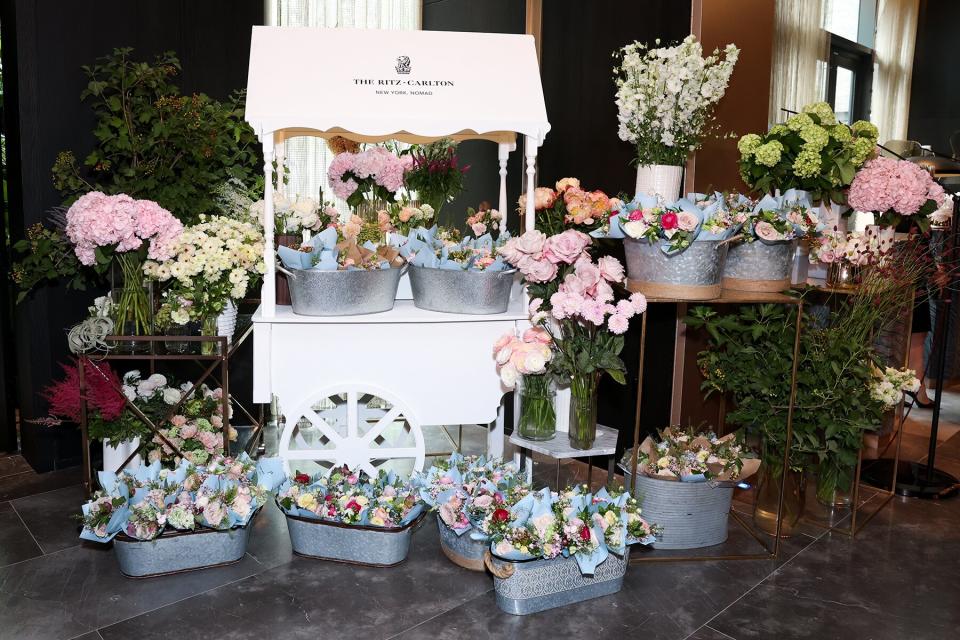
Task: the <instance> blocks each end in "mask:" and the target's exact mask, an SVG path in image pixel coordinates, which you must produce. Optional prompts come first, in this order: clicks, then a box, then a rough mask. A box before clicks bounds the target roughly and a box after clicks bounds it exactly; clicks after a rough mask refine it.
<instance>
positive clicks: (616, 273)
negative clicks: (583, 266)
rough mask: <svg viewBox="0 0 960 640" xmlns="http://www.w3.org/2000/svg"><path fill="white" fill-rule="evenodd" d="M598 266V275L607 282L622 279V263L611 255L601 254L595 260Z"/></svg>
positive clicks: (620, 280)
mask: <svg viewBox="0 0 960 640" xmlns="http://www.w3.org/2000/svg"><path fill="white" fill-rule="evenodd" d="M597 265H598V266H599V267H600V275H601V276H603V279H604V280H606V281H608V282H622V281H623V265H622V264H620V261H619V260H617V259H616V258H614V257H613V256H603V257H602V258H600V259H599V260H597Z"/></svg>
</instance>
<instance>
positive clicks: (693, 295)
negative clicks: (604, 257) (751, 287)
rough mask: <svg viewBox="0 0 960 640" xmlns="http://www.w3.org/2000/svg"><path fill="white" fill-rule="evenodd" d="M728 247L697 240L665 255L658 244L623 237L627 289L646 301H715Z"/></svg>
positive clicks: (718, 242) (718, 294)
mask: <svg viewBox="0 0 960 640" xmlns="http://www.w3.org/2000/svg"><path fill="white" fill-rule="evenodd" d="M728 246H729V245H728V244H727V243H726V242H724V241H721V240H698V241H694V242H692V243H691V244H690V246H689V247H687V248H686V249H685V250H683V251H680V252H678V253H674V254H669V255H668V254H666V253H664V252H663V251H662V250H661V249H660V245H659V244H656V243H654V244H650V242H648V241H647V240H645V239H641V240H635V239H633V238H624V239H623V250H624V253H625V255H626V258H627V279H628V281H627V287H628V288H629V289H630V290H631V291H639V292H640V293H642V294H643V295H645V296H647V297H648V298H675V299H678V300H713V299H714V298H718V297H720V291H721V286H720V280H721V276H722V274H723V265H724V261H725V260H726V257H727V249H728Z"/></svg>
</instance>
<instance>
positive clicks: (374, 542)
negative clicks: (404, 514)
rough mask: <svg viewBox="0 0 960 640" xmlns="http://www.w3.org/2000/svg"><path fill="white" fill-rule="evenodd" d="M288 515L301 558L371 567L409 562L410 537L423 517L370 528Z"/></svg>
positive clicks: (297, 552)
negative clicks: (403, 522) (399, 524)
mask: <svg viewBox="0 0 960 640" xmlns="http://www.w3.org/2000/svg"><path fill="white" fill-rule="evenodd" d="M284 515H286V516H287V530H288V531H289V532H290V543H291V546H292V547H293V552H294V553H295V554H297V555H299V556H306V557H308V558H317V559H319V560H332V561H334V562H345V563H348V564H359V565H364V566H368V567H392V566H394V565H397V564H400V563H401V562H403V561H404V560H406V559H407V553H408V552H409V551H410V536H411V535H412V534H413V530H414V528H415V527H416V526H417V525H418V524H419V523H420V522H421V521H422V520H423V514H421V515H420V517H418V518H415V519H414V520H413V521H412V522H409V523H407V524H406V525H404V526H402V527H390V528H388V527H369V526H363V525H348V524H343V523H341V522H330V521H326V520H314V519H312V518H303V517H300V516H292V515H290V514H284Z"/></svg>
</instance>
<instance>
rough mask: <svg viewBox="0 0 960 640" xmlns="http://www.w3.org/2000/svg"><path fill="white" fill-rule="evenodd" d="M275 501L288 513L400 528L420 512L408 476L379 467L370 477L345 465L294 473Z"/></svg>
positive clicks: (345, 522) (419, 503)
mask: <svg viewBox="0 0 960 640" xmlns="http://www.w3.org/2000/svg"><path fill="white" fill-rule="evenodd" d="M277 503H278V504H279V505H280V509H281V510H283V512H284V513H286V514H288V515H292V516H301V517H304V518H312V519H314V520H328V521H333V522H342V523H343V524H351V525H364V526H369V527H385V528H397V527H403V526H405V525H407V524H408V523H410V522H412V521H413V520H415V519H416V518H417V516H419V515H420V514H421V513H422V512H423V503H421V502H420V497H419V495H418V492H417V491H416V489H414V487H413V486H412V485H411V484H410V481H409V480H408V479H405V478H401V477H400V476H398V475H397V474H395V473H394V472H392V471H391V472H387V471H385V470H382V469H381V470H380V472H379V473H378V474H377V476H376V477H375V478H374V477H371V476H369V475H367V474H366V473H365V472H364V471H352V470H351V469H350V468H349V467H347V466H342V467H334V468H332V469H331V470H330V472H329V473H328V474H326V475H321V476H310V475H308V474H306V473H300V472H299V471H298V472H296V473H295V474H294V476H293V477H292V478H288V479H286V480H285V482H284V483H283V484H282V485H281V486H280V490H279V493H278V494H277Z"/></svg>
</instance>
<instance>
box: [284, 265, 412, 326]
mask: <svg viewBox="0 0 960 640" xmlns="http://www.w3.org/2000/svg"><path fill="white" fill-rule="evenodd" d="M277 271H280V272H281V273H284V274H286V276H287V283H288V285H289V287H290V298H291V301H292V303H293V312H294V313H296V314H297V315H301V316H359V315H364V314H367V313H381V312H383V311H390V309H393V302H394V300H396V298H397V286H398V285H399V284H400V275H401V273H402V271H403V269H392V268H391V269H370V270H369V271H365V270H362V269H357V270H354V271H322V270H320V269H293V270H290V269H285V268H283V267H281V266H279V265H278V266H277Z"/></svg>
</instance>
